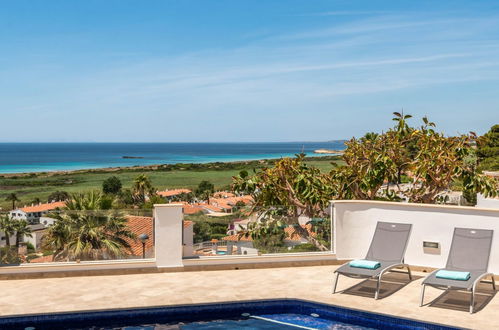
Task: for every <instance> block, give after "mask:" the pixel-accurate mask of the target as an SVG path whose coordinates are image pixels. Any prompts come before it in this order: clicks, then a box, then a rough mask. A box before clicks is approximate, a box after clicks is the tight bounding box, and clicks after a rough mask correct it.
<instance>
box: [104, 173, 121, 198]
mask: <svg viewBox="0 0 499 330" xmlns="http://www.w3.org/2000/svg"><path fill="white" fill-rule="evenodd" d="M121 188H122V184H121V181H120V179H119V178H118V177H116V176H112V177H109V178H107V179H106V180H104V182H102V191H103V192H104V193H105V194H113V195H116V194H118V193H119V192H120V191H121Z"/></svg>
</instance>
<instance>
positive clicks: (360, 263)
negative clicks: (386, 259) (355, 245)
mask: <svg viewBox="0 0 499 330" xmlns="http://www.w3.org/2000/svg"><path fill="white" fill-rule="evenodd" d="M349 265H350V267H355V268H367V269H376V268H379V267H380V266H381V263H379V262H378V261H372V260H364V259H359V260H352V261H350V263H349Z"/></svg>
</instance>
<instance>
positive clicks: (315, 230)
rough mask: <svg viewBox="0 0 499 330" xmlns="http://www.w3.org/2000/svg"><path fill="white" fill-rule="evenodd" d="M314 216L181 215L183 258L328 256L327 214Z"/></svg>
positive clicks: (276, 212) (268, 211) (240, 211)
mask: <svg viewBox="0 0 499 330" xmlns="http://www.w3.org/2000/svg"><path fill="white" fill-rule="evenodd" d="M317 213H318V214H317V215H316V216H313V217H310V216H308V215H307V214H304V213H303V212H301V210H296V209H292V208H289V207H282V206H272V207H265V208H252V207H234V208H232V209H230V211H229V212H211V211H209V210H205V211H198V212H197V213H194V214H184V257H190V258H192V257H213V256H218V257H222V256H226V257H230V256H237V255H254V256H258V255H269V254H272V255H274V254H289V253H312V252H332V244H331V243H332V239H331V237H332V234H331V233H332V232H331V228H332V225H331V217H330V216H329V213H330V211H329V210H324V211H322V212H317ZM191 226H192V228H191ZM186 231H192V237H191V239H192V242H189V237H185V236H188V235H185V234H186ZM189 244H190V249H189V248H185V246H189Z"/></svg>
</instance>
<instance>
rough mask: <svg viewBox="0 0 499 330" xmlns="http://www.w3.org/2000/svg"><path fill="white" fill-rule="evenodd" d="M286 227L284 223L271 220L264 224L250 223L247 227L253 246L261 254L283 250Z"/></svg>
mask: <svg viewBox="0 0 499 330" xmlns="http://www.w3.org/2000/svg"><path fill="white" fill-rule="evenodd" d="M286 227H287V224H286V222H282V221H280V220H278V219H271V220H267V221H264V222H252V223H250V224H249V225H248V232H247V233H248V234H247V235H250V236H251V238H252V240H253V245H254V247H255V248H257V249H258V250H259V251H261V252H263V253H277V252H280V251H282V250H283V248H284V247H285V246H284V239H285V238H286V232H285V231H284V228H286Z"/></svg>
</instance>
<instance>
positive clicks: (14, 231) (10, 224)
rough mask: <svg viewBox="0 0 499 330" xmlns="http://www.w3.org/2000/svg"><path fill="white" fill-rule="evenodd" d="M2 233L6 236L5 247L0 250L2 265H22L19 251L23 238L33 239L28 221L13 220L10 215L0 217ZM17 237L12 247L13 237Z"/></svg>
mask: <svg viewBox="0 0 499 330" xmlns="http://www.w3.org/2000/svg"><path fill="white" fill-rule="evenodd" d="M0 232H2V233H3V235H5V247H3V248H1V249H0V263H2V264H15V263H20V262H21V259H20V257H19V255H18V252H17V251H18V249H19V246H20V245H21V242H22V240H23V237H24V236H26V237H32V235H31V229H30V227H29V226H28V223H27V222H26V220H17V219H12V218H11V217H9V216H8V215H4V216H0ZM12 236H14V237H15V245H14V246H12V245H11V243H12V242H11V240H10V239H11V237H12Z"/></svg>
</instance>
